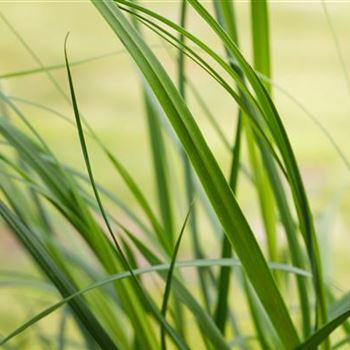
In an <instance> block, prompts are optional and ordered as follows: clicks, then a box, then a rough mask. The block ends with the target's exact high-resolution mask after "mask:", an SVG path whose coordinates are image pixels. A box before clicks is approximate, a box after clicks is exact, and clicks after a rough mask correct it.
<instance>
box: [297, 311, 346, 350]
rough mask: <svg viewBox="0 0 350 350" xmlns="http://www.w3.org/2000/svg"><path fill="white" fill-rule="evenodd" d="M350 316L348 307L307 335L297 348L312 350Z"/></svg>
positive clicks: (298, 349)
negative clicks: (310, 334)
mask: <svg viewBox="0 0 350 350" xmlns="http://www.w3.org/2000/svg"><path fill="white" fill-rule="evenodd" d="M349 317H350V308H349V307H348V308H347V310H345V311H343V312H342V313H341V314H340V315H338V316H337V317H335V318H334V319H332V320H330V321H329V322H328V323H327V324H326V325H324V326H323V327H321V328H320V329H318V330H317V332H316V333H314V334H313V335H312V336H311V337H309V338H308V339H307V340H306V341H304V342H303V343H302V344H300V345H299V346H298V347H297V348H296V349H297V350H314V349H316V348H317V346H318V345H320V344H322V343H324V342H326V341H327V339H328V336H329V335H330V334H331V333H332V332H333V331H334V330H335V329H336V328H337V327H339V326H340V325H341V324H343V323H344V322H345V321H346V320H347V319H348V318H349Z"/></svg>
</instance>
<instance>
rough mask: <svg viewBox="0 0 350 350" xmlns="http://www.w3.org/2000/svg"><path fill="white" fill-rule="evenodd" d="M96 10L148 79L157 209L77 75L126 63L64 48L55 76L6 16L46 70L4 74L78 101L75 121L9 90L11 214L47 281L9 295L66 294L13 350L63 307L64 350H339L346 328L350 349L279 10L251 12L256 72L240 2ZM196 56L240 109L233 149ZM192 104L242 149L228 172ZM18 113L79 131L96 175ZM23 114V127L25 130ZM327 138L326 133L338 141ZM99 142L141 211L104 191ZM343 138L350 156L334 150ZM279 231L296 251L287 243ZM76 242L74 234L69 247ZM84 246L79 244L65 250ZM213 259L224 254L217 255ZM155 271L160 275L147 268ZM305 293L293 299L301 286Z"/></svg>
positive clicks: (27, 325) (5, 186)
mask: <svg viewBox="0 0 350 350" xmlns="http://www.w3.org/2000/svg"><path fill="white" fill-rule="evenodd" d="M91 3H92V6H94V7H95V9H96V10H97V11H98V12H99V13H100V14H101V16H102V18H103V19H104V20H105V22H106V26H109V27H110V29H111V30H112V32H114V34H115V39H116V41H117V40H119V41H120V42H121V43H122V44H123V46H124V48H125V50H123V52H124V53H127V54H128V55H129V56H130V59H131V60H132V61H133V62H134V63H135V65H136V66H137V68H138V73H139V76H140V82H141V83H140V88H141V89H142V94H143V100H144V112H145V120H146V122H147V127H148V135H149V146H150V147H149V148H150V150H151V162H152V164H150V167H151V168H152V171H153V175H154V184H155V192H156V196H155V197H156V198H157V203H156V204H154V203H152V202H151V200H150V198H149V197H148V196H147V194H146V193H145V191H144V190H143V188H142V187H141V186H140V185H139V184H138V183H137V181H136V180H135V178H136V177H134V174H132V173H131V172H129V171H128V170H127V169H126V167H125V166H124V165H123V164H122V162H121V161H120V160H119V159H118V158H117V157H116V156H115V155H114V154H113V152H111V151H110V150H109V149H108V148H107V147H106V146H105V144H104V142H103V140H101V139H100V138H99V137H98V135H97V134H96V133H95V131H94V129H93V128H92V127H91V126H90V125H89V124H88V122H87V121H86V119H85V118H84V116H82V115H81V113H80V111H79V101H78V98H77V95H79V93H78V92H79V89H78V88H77V87H76V86H75V84H74V72H72V69H73V67H74V66H75V65H79V64H87V63H88V62H90V61H93V60H96V59H101V58H103V57H106V56H109V55H111V54H112V53H110V54H107V55H100V56H96V57H94V58H91V59H86V60H82V61H78V62H72V63H70V62H69V58H68V57H69V54H68V53H69V50H68V49H67V47H66V45H65V50H64V57H65V64H64V65H54V66H50V67H45V66H44V65H43V64H42V62H41V60H40V59H39V57H38V56H37V55H36V54H35V52H34V51H33V50H32V49H31V47H30V45H28V44H27V43H26V42H25V41H24V39H23V38H22V37H21V36H20V34H19V33H18V32H16V30H15V29H14V28H13V27H12V25H11V24H10V23H9V22H8V21H7V19H6V18H5V17H3V20H4V21H5V23H7V25H8V26H9V28H10V29H11V30H12V32H13V33H14V34H15V35H16V36H17V38H18V39H19V41H20V42H21V43H22V44H23V45H24V47H25V49H26V50H27V51H28V52H29V53H30V55H31V56H32V57H33V58H34V60H35V61H36V62H37V64H38V66H39V68H37V69H31V70H23V71H20V72H13V73H8V74H3V75H1V76H0V79H10V78H13V77H17V78H19V77H21V76H25V75H29V74H38V73H45V74H46V75H47V77H48V78H49V79H50V81H51V82H52V84H53V85H54V86H55V88H56V89H57V91H58V92H59V93H60V94H61V95H62V96H63V97H64V99H65V100H66V101H68V103H70V104H71V107H72V114H73V115H74V120H75V122H74V123H72V121H71V119H70V118H69V117H67V116H65V115H63V114H61V113H59V112H57V111H55V110H53V109H51V108H50V106H43V105H39V104H37V103H35V102H32V101H27V100H25V99H21V98H13V97H8V96H6V94H5V93H4V92H0V102H1V109H0V112H1V116H0V135H1V141H2V145H1V146H2V148H1V151H0V179H1V181H0V189H1V193H2V194H1V199H0V215H1V217H2V219H3V221H4V223H5V224H6V225H7V227H8V229H9V231H10V232H11V233H12V234H13V235H14V237H15V238H16V239H17V240H18V241H19V242H20V243H21V245H22V246H23V249H24V250H25V251H27V252H28V254H29V256H30V257H31V258H32V259H33V261H34V262H35V263H36V265H37V266H38V268H39V270H40V271H41V273H42V275H43V276H44V277H45V280H41V279H38V278H34V277H31V276H27V275H15V274H12V275H11V274H10V275H9V274H6V273H3V274H0V285H12V286H18V287H19V286H26V288H35V289H38V290H44V291H49V292H50V293H51V292H56V293H58V294H59V295H60V298H61V299H60V300H59V301H58V302H56V303H54V304H53V305H52V306H50V307H48V308H45V309H43V310H42V311H41V312H40V313H38V314H35V315H31V317H29V318H28V321H27V322H24V323H23V324H22V325H19V326H18V328H17V329H15V330H14V331H13V332H11V333H10V334H8V335H3V338H2V339H1V340H0V344H1V345H2V346H4V348H6V347H8V348H9V349H11V348H16V344H17V343H16V340H17V336H18V335H19V334H22V333H23V334H25V333H26V332H29V331H30V329H32V330H34V329H35V325H36V323H38V322H39V321H40V320H42V319H44V318H45V317H46V316H48V315H50V314H52V313H54V312H58V310H59V309H60V308H62V310H63V311H62V315H61V318H60V325H59V332H58V336H57V338H58V340H57V344H58V348H59V349H64V348H65V347H67V348H68V346H69V345H68V344H75V343H76V344H77V347H79V346H83V347H84V348H87V349H98V348H101V349H106V350H110V349H127V350H128V349H130V350H131V349H152V350H153V349H166V348H169V349H170V348H171V349H172V348H179V349H199V348H201V349H202V348H203V349H223V350H229V349H231V348H232V347H235V346H237V347H239V348H240V349H255V348H259V349H260V348H262V349H283V348H284V349H316V348H317V347H318V346H319V345H322V346H323V347H324V348H326V349H329V348H330V347H331V341H330V340H331V338H330V335H332V332H333V331H334V330H335V329H336V328H337V327H338V326H342V330H343V331H344V332H345V337H344V339H343V340H340V341H339V342H338V344H337V345H336V346H337V347H340V346H341V345H342V344H345V343H346V341H347V339H349V335H350V327H349V324H348V323H347V322H346V321H347V318H348V317H349V315H350V311H349V295H348V294H345V295H344V296H343V297H342V298H340V299H339V300H336V299H335V297H334V296H333V293H332V289H331V287H330V286H329V285H328V284H326V282H325V280H324V276H323V272H322V260H321V257H320V253H319V247H318V241H317V233H316V229H315V226H314V215H313V212H312V210H311V209H310V206H309V200H308V197H307V192H306V189H305V187H304V184H303V180H302V176H301V173H300V170H299V167H298V163H297V160H296V157H295V154H294V151H293V148H292V145H291V143H290V141H289V138H288V132H287V130H286V129H285V127H284V125H283V122H282V119H281V116H280V114H279V112H278V110H277V108H276V106H275V104H274V102H273V98H272V95H273V85H274V84H273V83H272V80H271V72H272V64H271V59H270V56H271V54H270V51H271V48H270V45H272V44H273V42H272V40H271V38H270V33H269V20H268V18H269V16H268V4H267V2H266V1H251V3H250V6H251V24H252V37H251V46H252V49H253V59H252V64H250V63H249V60H248V59H247V58H246V57H245V56H244V55H243V54H242V53H241V51H240V49H239V35H240V31H239V29H240V27H239V21H238V20H239V19H237V18H236V17H235V3H234V2H231V1H221V0H220V1H213V2H212V4H210V5H212V7H209V6H206V4H204V2H200V1H197V0H184V1H180V2H179V6H178V10H179V23H176V22H175V21H173V20H171V19H169V18H167V17H164V16H163V15H161V14H160V13H157V12H156V11H153V10H151V9H150V8H148V6H147V2H140V3H138V2H136V1H128V0H116V1H112V0H101V1H97V0H96V1H94V0H93V1H91ZM204 5H205V6H204ZM189 11H192V14H194V15H195V16H196V19H197V20H198V21H200V22H201V23H202V24H205V25H206V26H207V28H208V30H210V31H211V33H212V34H213V36H214V37H215V38H216V40H218V41H219V43H220V44H221V47H222V53H218V52H217V51H216V50H214V49H212V48H211V47H210V45H209V44H208V43H207V42H206V40H205V38H204V39H202V38H199V37H197V36H196V35H195V34H193V32H192V28H191V26H190V25H189V24H188V23H187V21H186V19H187V15H188V13H189ZM237 21H238V22H237ZM146 30H147V31H151V32H152V33H153V34H156V35H158V36H159V38H160V39H161V40H162V41H163V42H164V43H165V44H167V45H170V46H171V47H172V48H175V49H176V55H175V59H176V60H175V63H176V72H175V73H176V78H175V79H174V77H172V75H171V74H170V73H169V72H168V71H167V70H166V69H165V67H164V66H163V64H162V62H161V60H160V59H159V58H158V57H157V55H156V54H155V53H154V47H152V46H151V45H149V44H148V42H147V39H146V38H147V36H146V35H144V34H145V32H146ZM119 53H120V52H119ZM113 54H115V53H113ZM187 61H192V62H193V63H195V64H196V65H198V67H199V68H201V69H202V70H203V72H204V73H205V74H206V75H207V76H208V77H210V78H212V79H213V80H214V81H215V82H216V83H218V85H219V87H220V88H221V89H222V91H223V92H224V93H226V94H227V95H228V96H229V97H230V98H231V99H232V101H233V102H235V104H236V105H237V107H238V108H237V111H238V112H236V110H233V111H232V112H231V111H229V112H228V113H229V115H231V116H232V119H233V120H234V125H235V127H234V129H233V130H232V132H231V133H230V134H231V135H233V140H232V142H231V141H229V140H228V139H227V137H226V136H225V135H226V133H225V132H223V130H222V126H220V124H219V123H218V121H217V120H216V119H215V114H213V113H212V112H211V108H210V106H208V105H207V104H206V102H205V99H204V98H203V96H202V91H201V90H200V88H198V87H197V86H196V84H195V83H194V82H192V81H191V77H190V76H189V75H188V74H187V70H186V62H187ZM62 68H65V69H66V73H67V78H68V84H67V87H66V88H65V89H62V88H61V87H60V86H59V84H58V83H57V81H56V80H55V77H54V75H53V74H52V73H51V71H52V70H56V69H62ZM174 81H175V82H174ZM130 88H131V87H130ZM69 96H70V97H69ZM189 96H190V97H193V98H194V99H195V100H196V101H197V102H198V104H199V105H200V106H201V108H202V111H203V114H204V115H205V116H206V117H207V118H208V121H209V122H210V124H211V125H212V126H213V129H214V130H215V132H216V133H217V135H218V136H219V138H220V140H221V141H222V142H223V144H224V145H225V147H226V149H228V150H229V151H230V164H229V166H228V168H229V173H228V175H227V176H226V174H225V173H224V170H223V167H221V166H220V165H219V161H218V158H217V156H216V155H215V154H214V153H213V152H212V150H211V149H210V147H209V142H208V140H207V139H206V138H205V136H204V133H203V131H202V130H201V128H200V125H199V123H198V121H197V118H196V116H195V115H194V113H193V112H192V105H191V101H192V99H191V98H189ZM20 103H26V104H29V105H32V106H34V107H36V108H41V109H42V110H44V111H45V112H47V113H50V114H54V115H56V116H58V117H60V118H63V119H64V120H66V121H68V122H69V123H70V124H73V127H75V128H76V131H77V139H78V140H79V141H80V146H81V150H82V159H83V161H84V164H85V167H86V173H84V172H80V171H78V170H76V169H73V168H71V167H68V166H67V165H66V164H65V162H64V159H63V160H61V159H58V158H57V157H56V156H55V152H54V150H51V149H50V147H49V146H48V145H47V143H46V141H45V135H40V134H39V133H38V132H37V130H35V128H33V127H32V125H31V123H30V120H28V118H27V117H26V115H24V114H23V113H22V111H21V109H20V108H19V105H20ZM13 116H15V117H16V118H19V119H21V120H22V122H24V124H25V126H26V130H25V131H23V129H22V128H20V127H18V125H17V123H16V122H15V121H14V119H11V118H12V117H13ZM10 117H11V118H10ZM166 126H168V127H166ZM169 126H170V128H169ZM325 133H326V135H327V137H328V134H327V130H326V131H325ZM88 138H89V140H93V141H95V143H96V144H97V146H98V147H99V148H100V149H101V151H102V152H103V154H104V155H105V156H106V157H107V159H108V160H109V162H110V164H111V165H112V169H113V171H115V173H116V174H118V175H119V177H120V178H121V180H122V181H123V184H124V185H125V186H126V187H127V188H128V190H129V191H130V193H131V194H132V196H133V199H134V201H135V207H138V209H139V211H134V210H133V208H132V207H131V206H130V205H129V203H126V202H124V201H123V199H121V198H120V197H119V195H118V194H114V193H113V191H112V190H111V189H107V188H105V187H103V185H101V184H99V183H97V182H96V181H95V177H94V162H93V160H92V159H91V158H90V152H89V147H88V144H89V143H88V142H87V140H88ZM331 142H332V144H333V145H334V146H335V147H336V149H337V151H338V152H339V153H340V155H341V156H342V157H344V156H343V154H342V153H341V150H340V149H339V148H338V146H337V145H336V143H335V141H334V140H333V139H331ZM170 147H173V148H174V150H175V151H174V152H173V153H174V154H175V157H177V158H178V160H179V163H180V164H181V167H182V172H181V174H182V177H183V178H182V179H181V184H183V186H178V187H175V184H176V183H175V181H173V179H174V177H175V174H174V173H175V171H174V168H173V166H172V164H170V163H171V160H170V159H171V158H170V157H169V153H170V152H169V148H170ZM9 150H10V152H9ZM244 151H246V153H245V152H244ZM174 154H172V156H174ZM343 160H344V161H345V163H346V164H348V163H347V161H346V159H345V158H344V159H343ZM245 162H246V163H248V164H249V166H248V167H246V166H245ZM115 173H113V174H111V176H115ZM241 177H242V178H245V180H246V179H248V182H249V185H250V186H251V188H252V189H253V190H254V191H255V194H256V196H255V197H253V198H252V200H254V201H256V203H257V207H258V208H259V215H260V220H261V226H262V228H263V235H264V239H263V240H261V239H260V237H258V235H257V233H256V232H254V229H253V226H252V224H251V223H250V222H249V220H248V218H247V215H246V213H245V212H244V210H243V209H242V207H241V205H240V200H239V198H240V197H239V196H240V193H239V190H240V178H241ZM107 200H108V202H109V204H112V205H113V206H116V207H118V208H119V209H120V210H121V211H122V213H123V214H124V215H125V216H126V217H127V219H128V220H127V221H126V222H127V223H124V222H123V220H122V219H120V218H117V217H115V212H114V211H113V209H111V206H107V205H105V201H106V202H107ZM180 201H181V204H182V207H183V208H187V210H188V214H187V216H186V219H185V221H184V223H182V225H181V223H179V222H178V220H177V219H178V218H179V217H183V216H184V214H183V212H181V210H179V209H181V208H179V207H178V203H179V202H180ZM107 208H108V209H107ZM112 208H113V207H112ZM154 208H156V209H154ZM204 215H205V216H206V217H205V218H204ZM202 219H203V220H206V222H210V223H211V224H212V225H211V226H210V230H212V231H213V233H214V235H213V237H215V239H216V240H217V243H218V245H217V247H218V249H217V251H215V252H213V249H212V247H208V244H207V241H206V237H205V236H204V234H203V233H202V232H201V220H202ZM129 223H131V224H132V225H130V227H132V228H130V227H129ZM278 227H281V229H282V230H281V231H282V232H283V234H284V235H285V238H286V239H285V240H282V239H279V236H278V235H277V231H278ZM63 231H64V232H66V231H68V232H69V235H66V237H65V240H63V241H62V235H61V233H62V232H63ZM134 231H135V232H134ZM187 231H188V232H187ZM186 233H188V235H186ZM186 236H187V237H189V238H190V243H191V259H188V260H181V259H180V258H179V256H181V248H182V246H183V244H184V243H182V244H181V245H180V243H181V242H182V238H183V237H184V238H186ZM72 237H74V239H73V238H72ZM76 239H77V240H78V242H79V244H80V245H79V249H70V247H69V246H68V247H67V246H66V245H65V244H64V243H66V242H67V241H68V242H70V240H71V241H72V242H73V241H74V242H76ZM284 242H285V243H284ZM209 254H210V255H211V256H212V255H213V254H215V256H216V257H217V258H214V259H213V258H209ZM87 256H88V258H87ZM145 262H146V263H147V264H149V265H147V266H144V263H145ZM185 268H191V269H194V270H195V274H194V276H196V279H195V281H196V282H198V286H197V288H194V287H193V284H188V283H187V282H188V281H187V278H188V277H187V276H186V274H185V271H184V270H185ZM179 270H181V271H179ZM145 275H150V276H153V277H156V278H155V279H154V280H155V281H156V283H150V282H149V279H148V278H145ZM287 275H288V276H287ZM294 283H295V285H296V288H295V293H294V294H292V293H289V290H293V286H294ZM157 286H160V288H158V289H157ZM326 292H327V293H326ZM242 295H243V297H244V298H243V299H242ZM242 300H243V301H242ZM328 304H330V307H328ZM295 309H296V315H297V316H295V313H294V314H293V310H295ZM328 309H329V312H328ZM242 310H245V312H247V318H248V323H249V325H248V326H247V323H244V322H242V320H241V317H240V315H241V313H242ZM68 319H72V320H73V321H74V324H75V330H78V331H77V332H76V333H78V336H75V337H74V339H70V336H69V335H68V332H67V320H68ZM74 342H75V343H74ZM12 346H13V347H12Z"/></svg>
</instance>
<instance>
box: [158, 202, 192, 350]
mask: <svg viewBox="0 0 350 350" xmlns="http://www.w3.org/2000/svg"><path fill="white" fill-rule="evenodd" d="M191 209H192V208H190V209H189V211H188V213H187V215H186V218H185V221H184V223H183V225H182V227H181V231H180V234H179V237H178V239H177V241H176V244H175V247H174V252H173V255H172V257H171V262H170V265H169V270H168V275H167V278H166V284H165V290H164V294H163V301H162V307H161V313H162V315H163V317H164V318H165V317H166V314H167V310H168V303H169V297H170V291H171V284H172V278H173V273H174V268H175V263H176V257H177V254H178V251H179V248H180V244H181V240H182V236H183V234H184V232H185V228H186V225H187V221H188V219H189V217H190V214H191ZM160 344H161V348H162V350H165V349H166V340H165V329H164V326H163V325H161V329H160Z"/></svg>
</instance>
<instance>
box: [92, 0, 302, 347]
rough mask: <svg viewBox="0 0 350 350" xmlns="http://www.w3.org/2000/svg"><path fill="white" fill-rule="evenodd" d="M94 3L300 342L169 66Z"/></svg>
mask: <svg viewBox="0 0 350 350" xmlns="http://www.w3.org/2000/svg"><path fill="white" fill-rule="evenodd" d="M191 3H192V1H191ZM93 4H94V5H95V6H96V8H97V9H98V10H99V11H100V13H101V14H102V15H103V16H104V18H105V19H106V21H107V22H108V24H109V25H110V26H111V27H112V29H113V30H114V31H115V32H116V34H117V35H118V37H119V39H120V40H121V41H122V43H123V44H124V46H125V47H126V48H127V50H128V51H129V52H130V54H131V55H132V57H133V59H134V60H135V62H136V63H137V65H138V66H139V68H140V69H141V71H142V73H143V75H144V77H145V79H146V80H147V81H148V83H149V85H150V86H151V88H152V89H153V91H154V93H155V95H156V96H157V98H158V100H159V102H160V104H161V105H162V108H163V109H164V111H165V113H166V114H167V116H168V118H169V120H170V122H171V123H172V125H173V127H174V129H175V131H176V133H177V135H178V137H179V139H180V140H181V142H182V144H183V146H184V148H185V149H186V152H187V154H188V156H189V158H190V159H191V162H192V164H193V166H194V168H195V169H196V172H197V174H198V176H199V178H200V180H201V182H202V185H203V187H204V188H205V190H206V193H207V195H208V197H209V199H210V201H211V203H212V205H213V207H214V210H215V211H216V213H217V215H218V217H219V219H220V221H221V223H222V226H223V228H224V230H225V233H226V234H227V236H228V238H229V240H230V242H231V244H232V245H233V247H234V248H235V250H236V252H237V255H238V257H239V258H240V260H241V261H242V264H243V266H244V269H245V271H246V273H247V275H248V277H249V279H250V281H251V283H252V285H253V287H254V288H255V290H256V292H257V295H258V296H259V298H260V300H261V302H262V304H263V306H264V308H265V309H266V312H267V313H268V315H269V317H270V319H271V321H272V322H273V324H274V326H275V327H276V329H277V328H278V332H279V335H280V337H281V339H282V341H283V343H284V345H285V346H286V347H287V348H292V347H294V346H296V345H297V344H298V342H299V340H298V336H297V334H296V331H295V328H294V325H293V323H292V321H291V319H290V315H289V314H288V311H287V309H286V306H285V304H284V302H283V300H282V298H281V295H280V293H279V291H278V289H277V288H276V285H275V283H274V281H273V278H272V276H271V273H270V271H269V269H268V267H267V264H266V261H265V259H264V257H263V255H262V252H261V250H260V248H259V246H258V244H257V242H256V240H255V238H254V235H253V232H252V231H251V228H250V227H249V225H248V223H247V221H246V219H245V217H244V215H243V213H242V212H241V209H240V207H239V205H238V203H237V201H236V199H235V198H234V196H233V194H232V192H231V190H230V188H229V186H228V184H227V182H226V180H225V178H224V176H223V174H222V172H221V170H220V169H219V167H218V164H217V162H216V160H215V158H214V157H213V155H212V153H211V151H210V150H209V148H208V146H207V144H206V142H205V140H204V138H203V136H202V134H201V132H200V130H199V129H198V127H197V125H196V123H195V121H194V119H193V116H192V115H191V113H190V111H189V110H188V108H187V107H186V105H185V104H184V103H183V100H182V98H181V96H179V94H178V92H177V91H176V89H175V87H174V85H173V84H172V82H171V80H170V79H169V77H168V75H167V74H166V72H165V70H164V68H163V67H162V66H161V65H160V63H159V61H158V60H157V59H156V57H155V56H154V54H153V53H152V52H151V51H150V49H149V48H148V47H147V45H146V44H145V43H144V42H143V40H142V39H141V38H140V37H139V35H138V34H137V33H136V32H135V30H134V29H133V28H132V26H131V25H130V24H129V23H128V22H127V21H126V19H125V17H124V16H123V15H122V13H121V12H120V10H119V9H118V7H117V6H116V5H115V4H114V3H113V2H111V1H98V2H97V1H93ZM251 256H254V257H255V259H251ZM277 310H278V311H277Z"/></svg>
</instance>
